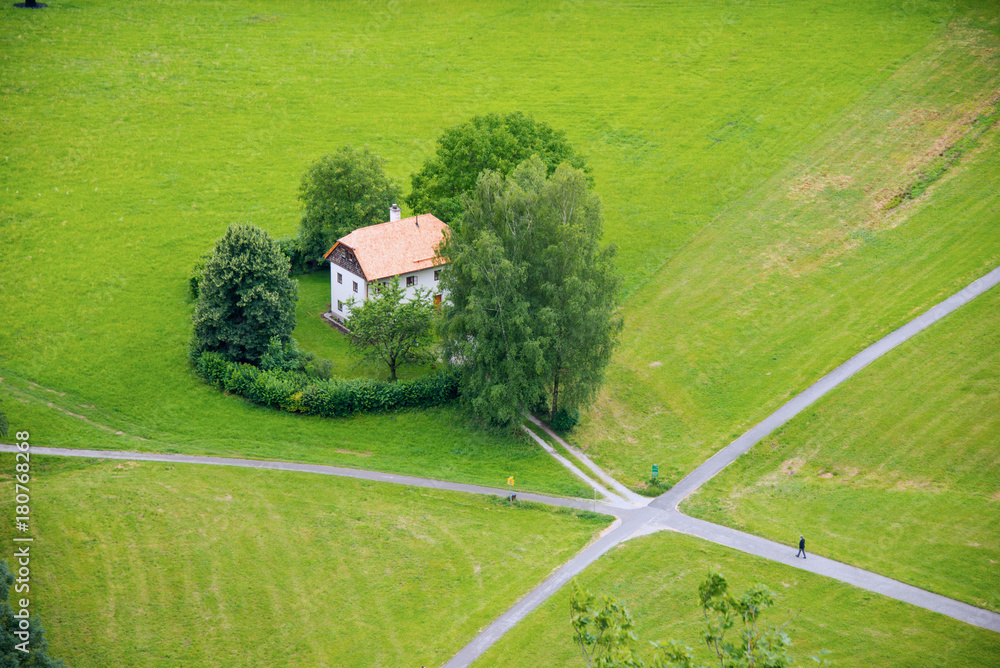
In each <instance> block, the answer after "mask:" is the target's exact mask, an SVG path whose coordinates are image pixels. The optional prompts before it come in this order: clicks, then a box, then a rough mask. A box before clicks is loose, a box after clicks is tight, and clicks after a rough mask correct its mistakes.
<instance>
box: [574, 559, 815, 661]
mask: <svg viewBox="0 0 1000 668" xmlns="http://www.w3.org/2000/svg"><path fill="white" fill-rule="evenodd" d="M698 600H699V603H700V604H701V608H702V614H703V617H704V620H705V629H704V632H703V634H702V640H703V642H704V643H705V645H706V647H707V648H708V650H709V652H710V654H711V655H713V656H714V660H713V661H712V665H716V666H719V668H787V667H788V666H790V665H791V664H792V658H791V657H790V656H789V654H788V647H789V645H790V644H791V640H789V638H788V635H787V634H786V633H785V632H784V630H783V628H771V629H767V630H765V629H762V628H761V626H760V617H761V615H762V614H763V612H764V611H765V610H766V609H767V608H769V607H771V606H772V605H773V604H774V594H773V593H771V591H770V590H769V589H768V588H767V587H766V586H765V585H763V584H756V585H753V586H752V587H750V588H749V589H747V590H746V592H744V593H743V595H742V596H738V597H737V596H733V595H732V594H730V593H729V584H728V583H727V582H726V578H724V577H723V576H722V575H719V574H718V573H711V574H709V576H708V577H707V578H706V579H705V581H704V582H703V583H702V584H701V585H700V586H699V587H698ZM570 622H571V624H572V627H573V640H574V642H575V643H576V644H577V646H578V647H579V648H580V651H581V652H582V653H583V657H584V661H585V663H586V665H587V667H588V668H645V666H647V665H649V666H650V668H709V664H706V663H702V662H699V661H698V660H697V659H696V658H695V657H694V655H693V654H692V652H691V649H690V648H688V647H684V646H682V645H680V644H678V643H677V642H675V641H670V642H669V643H667V644H666V645H660V644H659V643H652V645H653V647H654V648H655V651H654V655H653V658H652V661H651V663H649V664H646V662H645V661H644V660H643V659H642V658H640V656H639V653H638V652H637V651H636V647H635V643H636V637H635V634H634V633H633V628H634V624H633V622H632V617H631V615H629V612H628V610H627V609H626V608H625V606H624V605H622V604H621V603H620V602H619V601H617V600H615V599H614V598H611V597H608V596H604V597H602V600H601V602H600V604H598V603H597V598H596V597H595V596H594V595H593V594H592V593H590V592H589V591H587V590H585V589H583V588H582V587H580V585H579V584H578V583H577V582H576V581H575V580H574V582H573V598H572V600H571V601H570ZM734 628H735V629H738V631H737V633H736V635H737V637H736V638H732V637H731V636H729V635H727V634H729V632H730V631H731V630H733V629H734ZM825 653H826V651H825V650H824V651H823V652H821V654H825ZM812 658H813V659H814V661H815V662H816V663H817V664H823V665H825V664H826V663H827V662H826V660H825V659H824V660H820V659H818V658H816V657H812Z"/></svg>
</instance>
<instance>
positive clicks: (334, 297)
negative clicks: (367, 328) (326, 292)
mask: <svg viewBox="0 0 1000 668" xmlns="http://www.w3.org/2000/svg"><path fill="white" fill-rule="evenodd" d="M337 274H340V276H341V282H340V283H338V282H337ZM354 283H357V284H358V291H357V292H354ZM367 295H368V283H367V282H366V281H365V279H363V278H361V277H360V276H358V275H357V274H355V273H353V272H351V271H348V270H347V269H344V268H343V267H341V266H340V265H339V264H334V263H333V262H331V263H330V312H331V313H333V315H335V316H337V317H338V318H346V317H347V316H349V315H350V314H351V309H350V307H348V306H347V300H349V299H350V298H351V297H353V298H354V300H355V301H356V302H358V303H359V304H360V303H362V302H363V301H364V300H365V298H366V297H367ZM337 302H340V304H341V308H340V309H338V308H337Z"/></svg>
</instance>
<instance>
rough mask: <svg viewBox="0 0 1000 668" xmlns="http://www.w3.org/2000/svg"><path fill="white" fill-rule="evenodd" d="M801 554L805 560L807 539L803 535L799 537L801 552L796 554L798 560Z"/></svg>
mask: <svg viewBox="0 0 1000 668" xmlns="http://www.w3.org/2000/svg"><path fill="white" fill-rule="evenodd" d="M800 554H801V555H802V558H803V559H805V558H806V537H805V536H803V535H801V534H800V535H799V551H798V552H796V553H795V556H796V558H798V556H799V555H800Z"/></svg>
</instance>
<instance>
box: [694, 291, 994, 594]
mask: <svg viewBox="0 0 1000 668" xmlns="http://www.w3.org/2000/svg"><path fill="white" fill-rule="evenodd" d="M998 379H1000V291H998V290H992V291H991V292H988V293H987V294H985V295H983V296H981V297H979V298H978V299H977V300H976V301H974V302H972V303H971V304H968V305H966V306H965V307H963V308H962V309H961V310H960V311H958V312H957V313H954V314H952V315H951V316H949V317H948V318H947V319H946V320H944V321H943V322H941V323H939V324H938V325H936V326H935V327H934V328H933V329H930V330H928V331H926V332H923V333H922V334H920V335H919V336H918V337H916V338H915V339H913V340H911V341H908V342H907V343H906V344H904V345H903V346H901V347H900V348H898V349H896V350H894V351H893V352H892V353H890V354H889V356H887V357H885V358H882V359H881V360H879V361H877V362H876V363H874V364H873V365H871V366H870V367H868V368H867V369H865V370H864V371H862V372H861V374H860V375H859V376H857V377H856V378H853V379H851V380H850V381H849V382H848V383H847V384H846V385H843V386H841V387H839V388H837V389H836V390H834V392H832V393H831V394H829V395H827V396H826V397H824V398H823V399H822V400H821V401H820V402H819V403H818V404H816V405H815V406H814V407H812V408H810V409H809V410H808V411H807V412H806V413H805V414H803V415H800V416H799V417H798V418H796V419H795V420H793V421H792V422H790V423H789V424H787V425H786V426H785V427H784V428H782V429H781V430H780V431H779V432H777V433H775V434H774V435H773V436H772V437H771V438H769V439H767V440H766V441H765V442H763V443H761V444H759V445H758V446H756V447H755V448H754V449H753V450H752V451H751V452H750V453H748V454H747V455H746V456H744V457H742V458H740V459H739V460H738V461H737V462H735V463H734V464H733V465H732V466H731V467H729V468H728V469H726V470H725V471H724V472H723V473H722V474H721V475H719V476H718V477H717V478H715V479H714V480H712V481H711V482H709V483H708V484H707V485H706V486H705V487H703V488H702V490H701V491H700V492H699V493H698V494H697V495H695V496H694V497H692V498H691V499H690V500H689V502H688V503H687V505H686V506H685V508H686V510H688V511H689V512H690V513H691V514H693V515H696V516H698V517H704V518H706V519H710V520H712V521H715V522H722V523H724V524H728V525H731V526H738V527H739V528H740V529H742V530H744V531H750V532H751V533H755V534H759V535H763V536H767V537H769V538H772V539H775V540H788V535H789V533H792V534H793V535H798V534H799V533H803V534H805V535H806V538H807V540H808V541H809V545H810V546H811V549H812V550H813V551H814V552H816V553H818V554H823V555H825V556H829V557H832V558H834V559H838V560H840V561H845V562H848V563H852V564H855V565H858V566H860V567H862V568H866V569H868V570H873V571H876V572H878V573H882V574H883V575H888V576H890V577H894V578H896V579H900V580H904V581H906V582H909V583H910V584H913V585H916V586H918V587H922V588H924V589H930V590H932V591H936V592H938V593H941V594H945V595H946V596H952V597H955V598H960V599H962V600H964V601H967V602H969V603H972V604H973V605H978V606H980V607H986V608H991V609H993V610H1000V569H998V568H997V563H998V562H1000V472H998V470H997V461H996V460H997V443H1000V382H998Z"/></svg>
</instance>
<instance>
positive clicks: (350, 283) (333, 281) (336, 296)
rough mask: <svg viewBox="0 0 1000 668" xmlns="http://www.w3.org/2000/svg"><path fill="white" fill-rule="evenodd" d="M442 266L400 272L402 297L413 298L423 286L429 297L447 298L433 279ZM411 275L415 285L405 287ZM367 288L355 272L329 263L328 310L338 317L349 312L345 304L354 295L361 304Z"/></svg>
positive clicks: (365, 297)
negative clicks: (355, 287) (355, 290)
mask: <svg viewBox="0 0 1000 668" xmlns="http://www.w3.org/2000/svg"><path fill="white" fill-rule="evenodd" d="M441 269H443V267H432V268H430V269H422V270H420V271H414V272H411V273H409V274H401V275H400V276H399V286H400V287H401V288H403V295H404V298H405V299H407V300H410V299H413V297H414V295H416V293H417V290H418V289H419V288H423V289H425V290H427V291H428V292H430V295H431V299H432V300H433V298H434V296H435V295H442V299H447V298H448V296H447V295H446V294H444V293H443V292H442V290H441V281H439V280H438V281H435V280H434V272H435V271H440V270H441ZM338 273H339V274H340V275H341V279H342V282H341V283H338V282H337V274H338ZM408 276H412V277H414V278H416V285H412V286H409V287H407V285H406V278H407V277H408ZM382 280H383V281H390V280H392V279H391V278H386V279H382ZM355 281H356V282H357V284H358V292H354V282H355ZM368 294H369V288H368V283H367V282H366V281H365V279H363V278H361V277H360V276H358V275H357V274H354V273H352V272H351V271H349V270H347V269H344V268H343V267H341V266H340V265H338V264H335V263H333V262H331V263H330V312H331V313H333V315H335V316H336V317H338V318H341V319H343V318H346V317H347V316H349V315H350V314H351V310H350V308H349V307H348V306H347V303H346V302H347V300H348V299H350V298H351V297H354V300H355V301H356V302H357V303H358V304H361V303H362V302H364V301H365V300H366V299H367V298H368ZM338 301H339V302H340V304H341V306H342V308H341V309H339V310H338V309H337V302H338Z"/></svg>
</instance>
